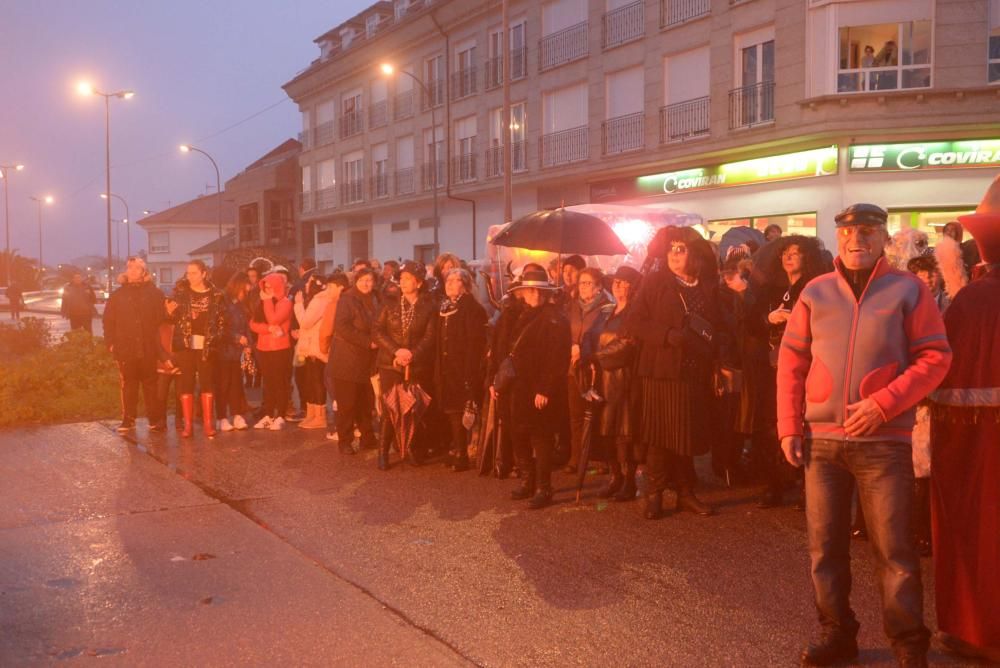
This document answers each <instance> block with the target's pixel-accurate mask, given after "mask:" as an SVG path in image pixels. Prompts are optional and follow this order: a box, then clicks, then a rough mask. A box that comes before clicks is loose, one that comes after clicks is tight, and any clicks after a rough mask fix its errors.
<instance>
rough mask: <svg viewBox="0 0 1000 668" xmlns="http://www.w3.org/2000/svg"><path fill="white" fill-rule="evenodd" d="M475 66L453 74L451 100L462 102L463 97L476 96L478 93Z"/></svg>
mask: <svg viewBox="0 0 1000 668" xmlns="http://www.w3.org/2000/svg"><path fill="white" fill-rule="evenodd" d="M477 72H478V69H477V68H476V66H475V65H473V66H471V67H466V68H464V69H461V70H459V71H457V72H452V73H451V99H453V100H460V99H462V98H463V97H469V96H470V95H475V94H476V93H477V92H478V91H477V86H476V84H477V81H476V73H477Z"/></svg>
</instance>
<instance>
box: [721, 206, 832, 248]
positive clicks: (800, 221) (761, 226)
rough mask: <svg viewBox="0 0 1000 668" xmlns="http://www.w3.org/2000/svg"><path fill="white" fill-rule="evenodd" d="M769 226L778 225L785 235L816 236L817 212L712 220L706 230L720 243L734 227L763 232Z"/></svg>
mask: <svg viewBox="0 0 1000 668" xmlns="http://www.w3.org/2000/svg"><path fill="white" fill-rule="evenodd" d="M768 225H777V226H778V227H780V228H781V233H782V234H783V235H789V234H801V235H803V236H807V237H815V236H816V212H815V211H809V212H806V213H789V214H781V215H775V216H758V217H755V218H733V219H729V220H710V221H708V223H706V224H705V229H707V230H708V231H709V233H710V235H711V236H710V237H709V239H710V240H712V241H718V240H719V239H720V238H721V237H722V235H723V234H725V233H726V232H728V231H729V230H731V229H732V228H734V227H753V228H754V229H757V230H760V231H761V232H763V231H764V230H765V229H766V228H767V226H768Z"/></svg>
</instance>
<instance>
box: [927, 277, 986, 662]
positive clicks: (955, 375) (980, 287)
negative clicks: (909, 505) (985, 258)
mask: <svg viewBox="0 0 1000 668" xmlns="http://www.w3.org/2000/svg"><path fill="white" fill-rule="evenodd" d="M944 320H945V327H946V328H947V331H948V342H949V343H950V344H951V349H952V350H953V351H954V358H953V360H952V363H951V370H950V371H949V373H948V376H947V378H945V380H944V382H943V383H942V385H941V387H940V388H939V389H938V390H937V391H936V392H934V394H932V395H931V397H932V399H933V401H934V405H933V411H932V414H933V420H932V425H931V430H932V431H931V433H932V436H931V442H932V444H933V450H932V455H931V457H932V459H931V461H932V465H931V472H932V473H931V513H932V531H933V542H934V577H935V585H936V601H937V618H938V626H939V628H940V630H941V631H944V632H945V633H948V634H950V635H953V636H955V637H957V638H959V639H961V640H964V641H965V642H967V643H971V644H973V645H976V646H977V647H980V648H989V649H991V650H1000V266H997V265H994V266H993V268H992V269H991V270H990V271H989V273H987V274H986V275H985V276H983V277H982V278H980V279H978V280H975V281H973V282H972V283H970V284H969V285H968V286H966V287H965V288H963V289H962V290H961V291H960V292H959V293H958V294H957V295H956V296H955V301H954V302H953V303H952V305H951V307H950V308H949V309H948V311H947V312H946V313H945V316H944Z"/></svg>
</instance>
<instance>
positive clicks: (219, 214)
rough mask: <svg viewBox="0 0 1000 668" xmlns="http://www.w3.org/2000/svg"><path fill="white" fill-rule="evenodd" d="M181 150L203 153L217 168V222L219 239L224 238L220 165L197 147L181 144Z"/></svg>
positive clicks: (220, 250) (220, 249)
mask: <svg viewBox="0 0 1000 668" xmlns="http://www.w3.org/2000/svg"><path fill="white" fill-rule="evenodd" d="M180 149H181V153H190V152H191V151H194V152H195V153H201V154H202V155H203V156H205V157H206V158H208V159H209V161H211V163H212V167H215V196H216V197H215V199H216V208H215V220H216V222H217V223H218V224H219V238H220V239H221V238H222V179H221V178H220V177H219V165H218V164H216V162H215V160H214V159H213V158H212V156H210V155H209V154H208V153H207V152H205V151H203V150H201V149H200V148H198V147H196V146H191V144H181V145H180ZM219 252H220V253H221V252H222V248H221V246H220V248H219Z"/></svg>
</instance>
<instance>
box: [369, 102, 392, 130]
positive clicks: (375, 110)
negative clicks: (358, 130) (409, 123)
mask: <svg viewBox="0 0 1000 668" xmlns="http://www.w3.org/2000/svg"><path fill="white" fill-rule="evenodd" d="M388 124H389V102H388V100H379V101H378V102H373V103H372V106H371V107H369V108H368V128H369V129H371V128H380V127H382V126H383V125H388Z"/></svg>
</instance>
